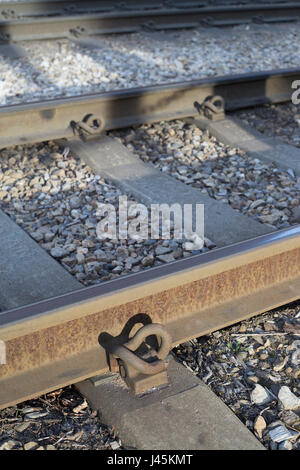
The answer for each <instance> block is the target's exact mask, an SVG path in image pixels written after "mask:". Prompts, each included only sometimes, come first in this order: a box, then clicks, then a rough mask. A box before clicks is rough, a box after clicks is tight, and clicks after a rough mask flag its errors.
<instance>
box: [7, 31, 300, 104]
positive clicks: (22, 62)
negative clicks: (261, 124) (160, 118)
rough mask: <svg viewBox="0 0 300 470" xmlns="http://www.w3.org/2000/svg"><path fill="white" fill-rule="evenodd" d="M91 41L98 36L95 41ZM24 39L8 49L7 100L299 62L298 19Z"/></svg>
mask: <svg viewBox="0 0 300 470" xmlns="http://www.w3.org/2000/svg"><path fill="white" fill-rule="evenodd" d="M88 41H89V42H91V39H90V38H89V40H88ZM94 42H95V44H94V46H95V47H84V42H81V45H80V42H78V43H76V42H74V41H71V40H67V39H66V40H57V41H54V40H53V41H39V42H38V41H36V42H33V41H32V42H30V41H28V42H23V43H22V42H21V43H18V45H21V46H22V47H23V49H24V50H25V51H26V56H25V57H21V58H15V59H14V58H9V57H5V56H1V55H0V105H5V104H13V103H21V102H29V101H36V100H39V99H51V98H54V97H59V96H61V97H64V96H73V95H80V94H86V93H92V92H97V93H98V92H104V91H109V90H118V89H124V88H134V87H144V86H147V85H154V84H162V83H170V82H178V81H185V80H197V79H199V78H205V77H212V76H220V75H227V74H240V73H246V72H254V71H262V70H274V69H280V68H282V69H284V68H289V67H298V66H299V55H300V30H299V27H298V25H297V24H284V23H282V24H278V25H268V24H264V25H255V24H251V25H242V26H236V27H228V28H203V27H202V28H198V29H192V30H175V31H160V32H145V31H144V32H139V33H132V34H123V35H105V36H98V37H97V38H95V40H94Z"/></svg>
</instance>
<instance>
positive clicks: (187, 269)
mask: <svg viewBox="0 0 300 470" xmlns="http://www.w3.org/2000/svg"><path fill="white" fill-rule="evenodd" d="M299 296H300V225H297V226H294V227H291V228H289V229H285V230H280V231H278V232H275V233H272V234H269V235H265V236H262V237H258V238H255V239H252V240H248V241H244V242H241V243H238V244H236V245H231V246H228V247H225V248H220V249H216V250H213V251H211V252H207V253H204V254H202V255H197V256H194V257H191V258H188V259H183V260H179V261H175V262H173V263H170V264H168V265H164V266H159V267H156V268H153V269H150V270H147V271H144V272H142V273H139V274H132V275H130V276H126V277H123V278H121V279H116V280H112V281H109V282H106V283H104V284H100V285H97V286H92V287H89V288H82V289H80V290H78V291H75V292H71V293H69V294H66V295H63V296H60V297H57V298H53V299H49V300H46V301H42V302H39V303H36V304H34V305H28V306H25V307H22V308H18V309H15V310H11V311H7V312H2V313H0V339H1V340H2V341H4V342H5V344H6V357H7V363H6V364H5V365H0V408H4V407H6V406H8V405H12V404H15V403H18V402H20V401H22V400H25V399H29V398H32V397H35V396H38V395H40V394H43V393H46V392H48V391H51V390H54V389H56V388H59V387H62V386H65V385H68V384H71V383H76V382H78V381H81V380H83V379H86V378H89V377H92V376H95V375H98V374H103V373H106V372H107V371H108V365H107V358H106V351H105V350H104V349H103V348H102V346H100V344H99V336H100V335H104V334H107V335H112V336H113V337H116V336H117V335H120V333H121V332H122V331H123V332H124V331H126V328H127V332H128V331H130V330H131V328H132V326H133V325H134V324H135V323H142V324H149V323H160V324H162V325H164V326H165V328H166V330H167V331H168V333H169V334H170V335H171V337H172V344H173V346H174V345H176V344H179V343H181V342H183V341H186V340H188V339H191V338H196V337H198V336H200V335H204V334H207V333H209V332H211V331H214V330H217V329H219V328H222V327H226V326H228V325H231V324H233V323H236V322H239V321H241V320H244V319H246V318H249V317H251V316H253V315H256V314H259V313H262V312H264V311H267V310H270V309H272V308H275V307H278V306H280V305H283V304H285V303H288V302H291V301H294V300H296V299H298V298H299ZM124 334H125V333H124Z"/></svg>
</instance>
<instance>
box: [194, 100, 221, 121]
mask: <svg viewBox="0 0 300 470" xmlns="http://www.w3.org/2000/svg"><path fill="white" fill-rule="evenodd" d="M194 106H195V108H196V109H197V111H198V113H199V114H200V116H201V117H205V118H206V119H210V120H211V121H219V120H221V119H225V101H224V98H223V97H222V96H218V95H216V96H207V97H206V98H205V100H204V101H203V102H202V103H201V104H200V103H198V101H195V103H194Z"/></svg>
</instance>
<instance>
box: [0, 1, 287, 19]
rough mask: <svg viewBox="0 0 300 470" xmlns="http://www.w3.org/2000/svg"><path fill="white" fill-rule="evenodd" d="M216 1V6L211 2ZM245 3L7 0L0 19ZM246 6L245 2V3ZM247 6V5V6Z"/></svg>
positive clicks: (225, 6)
mask: <svg viewBox="0 0 300 470" xmlns="http://www.w3.org/2000/svg"><path fill="white" fill-rule="evenodd" d="M212 3H213V5H212ZM243 3H245V2H241V1H239V0H227V1H226V0H225V1H224V0H223V1H222V0H219V1H218V0H214V1H213V2H211V1H210V0H198V1H197V0H191V1H183V0H171V1H166V0H151V1H150V0H148V1H147V0H141V1H137V0H127V1H126V2H122V1H120V0H85V1H84V2H81V1H75V2H74V1H72V0H29V1H26V0H22V1H18V2H13V1H5V2H2V3H1V4H0V18H1V17H3V19H6V18H19V17H35V16H48V15H65V14H66V13H68V12H69V13H82V12H90V11H103V12H104V11H105V12H113V11H118V10H122V11H126V10H127V11H128V10H129V11H131V12H132V11H139V10H140V11H143V10H160V9H162V8H166V7H167V8H168V9H171V10H172V9H173V10H179V11H182V10H185V9H186V8H198V9H200V8H201V9H203V8H210V9H211V10H212V11H213V9H214V8H216V7H219V8H223V9H224V8H228V7H231V8H233V7H235V8H236V7H240V6H241V5H242V4H243ZM251 3H252V5H255V4H256V6H261V4H262V2H261V1H260V0H254V1H252V2H251ZM295 3H296V2H292V1H288V0H286V1H282V0H273V2H272V3H271V2H270V1H269V2H267V1H266V2H265V5H268V4H269V6H270V5H271V6H272V7H274V6H276V4H277V6H278V4H279V5H280V4H290V5H291V4H295ZM242 6H243V5H242ZM244 6H245V5H244Z"/></svg>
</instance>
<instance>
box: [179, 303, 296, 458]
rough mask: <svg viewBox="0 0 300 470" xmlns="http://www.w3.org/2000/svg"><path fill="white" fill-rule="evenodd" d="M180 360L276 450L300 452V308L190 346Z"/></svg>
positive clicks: (271, 314)
mask: <svg viewBox="0 0 300 470" xmlns="http://www.w3.org/2000/svg"><path fill="white" fill-rule="evenodd" d="M174 353H175V355H176V356H177V358H178V359H179V360H180V361H181V362H183V363H184V365H185V366H186V367H188V368H189V369H190V370H191V371H192V372H193V373H195V374H196V375H197V376H198V377H199V378H200V379H202V380H203V381H204V382H205V383H206V384H208V385H209V386H210V387H211V389H212V390H213V391H214V392H215V393H216V394H217V395H218V396H219V397H220V398H221V399H222V400H223V401H224V402H225V403H226V405H228V406H229V407H230V408H231V409H232V411H233V412H234V413H235V414H236V415H237V416H238V417H239V419H240V420H241V421H242V422H243V423H244V424H246V426H247V427H248V428H249V429H250V430H251V431H252V432H254V433H255V435H256V437H257V438H258V439H259V440H260V441H261V442H262V443H263V444H264V445H265V446H266V447H267V448H268V449H271V450H292V449H294V450H296V449H297V450H300V440H299V438H300V396H299V378H300V303H299V302H297V303H294V304H291V305H289V306H286V307H282V308H280V309H276V310H274V311H271V312H267V313H265V314H263V315H260V316H258V317H254V318H252V319H251V320H247V321H244V322H241V323H239V324H237V325H235V326H232V327H230V328H226V329H224V330H220V331H217V332H215V333H212V334H210V335H208V336H203V337H201V338H198V339H196V340H193V341H189V342H187V343H184V344H182V345H180V346H178V347H177V348H175V350H174Z"/></svg>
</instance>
